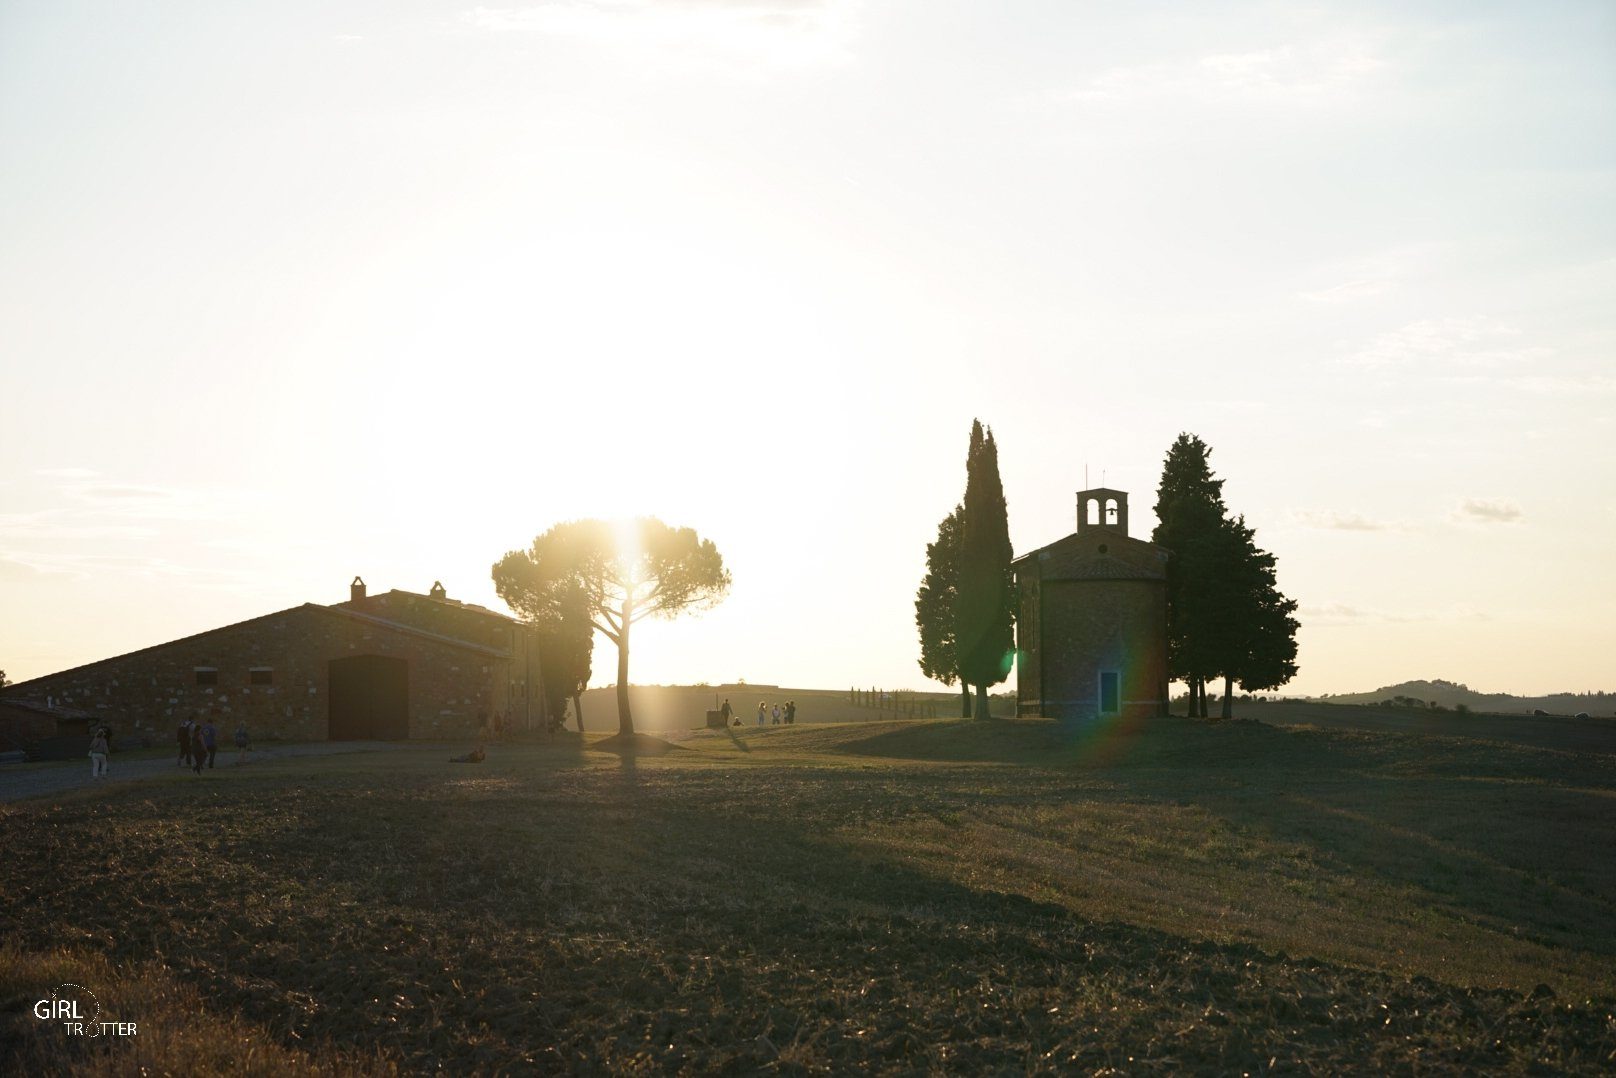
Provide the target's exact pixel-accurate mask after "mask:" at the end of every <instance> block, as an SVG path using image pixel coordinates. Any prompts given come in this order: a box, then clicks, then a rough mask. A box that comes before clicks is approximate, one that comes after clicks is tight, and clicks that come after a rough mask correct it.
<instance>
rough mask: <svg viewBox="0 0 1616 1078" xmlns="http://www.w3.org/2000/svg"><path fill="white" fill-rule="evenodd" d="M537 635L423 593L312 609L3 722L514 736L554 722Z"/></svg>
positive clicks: (65, 692) (160, 731)
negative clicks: (485, 729) (497, 722)
mask: <svg viewBox="0 0 1616 1078" xmlns="http://www.w3.org/2000/svg"><path fill="white" fill-rule="evenodd" d="M540 688H541V686H540V682H539V651H538V639H537V634H536V633H535V631H534V630H533V629H532V628H531V627H530V626H527V625H525V624H523V623H522V622H520V621H517V620H516V619H514V618H511V617H507V616H506V615H504V614H500V613H498V612H496V611H493V610H489V609H487V608H486V607H482V606H477V605H475V604H472V603H462V602H458V601H456V600H454V599H450V598H449V597H448V596H447V595H446V594H445V592H444V589H443V585H442V584H438V583H434V584H433V586H432V589H431V591H430V592H428V593H427V594H425V595H421V594H418V593H416V592H408V591H398V590H394V591H389V592H385V593H382V594H379V595H369V594H367V593H366V588H365V582H364V581H363V580H361V579H360V578H358V577H355V578H354V581H353V584H352V585H351V586H350V592H349V598H348V601H347V602H344V603H334V604H332V605H330V606H322V605H320V604H318V603H304V604H303V605H302V606H294V607H292V608H290V609H288V610H280V611H276V612H275V613H273V614H265V615H263V616H262V617H257V618H253V619H252V620H250V621H243V622H238V623H236V624H235V625H226V626H224V627H222V628H218V629H210V630H209V631H207V632H203V633H198V634H196V635H195V636H187V637H184V638H183V639H180V640H172V641H169V642H168V643H166V644H157V645H154V646H152V647H148V648H142V649H141V650H139V651H133V652H130V653H129V654H127V655H119V656H117V657H115V658H111V659H102V660H101V661H99V662H93V663H89V664H87V665H85V666H79V667H75V668H73V669H71V670H64V671H62V672H61V673H57V674H48V675H46V676H44V677H38V678H34V679H32V680H29V681H23V682H18V683H17V684H15V685H10V686H7V687H6V689H5V690H4V691H3V692H0V724H5V725H8V726H12V727H16V728H26V729H29V730H31V731H32V732H33V733H34V734H35V735H36V736H37V735H38V734H40V733H42V732H43V727H42V725H41V724H42V722H43V721H44V720H51V725H53V726H55V727H56V728H57V729H56V730H55V731H53V732H56V733H62V734H66V733H78V732H80V731H81V730H84V729H85V728H86V721H87V720H88V722H93V723H101V722H105V723H107V724H109V725H111V726H112V728H113V730H114V731H115V733H116V734H118V735H119V736H130V735H137V734H151V735H154V736H159V737H161V736H171V735H172V732H173V730H174V729H175V727H176V726H178V724H179V723H180V722H181V721H183V720H184V719H186V718H196V717H199V716H209V717H211V718H212V719H213V721H214V722H215V724H217V725H218V726H220V727H221V728H222V729H223V730H224V732H225V737H226V738H228V737H229V734H230V731H232V730H234V729H235V726H236V724H237V723H238V722H241V721H243V720H245V722H246V723H247V728H248V730H249V731H250V732H251V734H252V736H253V737H254V738H281V739H287V740H326V739H329V740H332V741H345V740H367V739H397V738H412V737H413V738H464V737H468V736H471V735H474V734H475V733H476V731H477V729H478V727H479V726H480V725H481V724H482V723H484V722H487V721H489V720H491V719H492V718H493V717H494V716H495V715H496V714H498V715H499V716H500V717H501V719H502V720H504V721H507V722H508V723H509V725H510V726H511V727H512V728H514V729H537V728H539V727H540V725H541V723H542V721H543V718H544V694H543V693H542V692H541V691H540Z"/></svg>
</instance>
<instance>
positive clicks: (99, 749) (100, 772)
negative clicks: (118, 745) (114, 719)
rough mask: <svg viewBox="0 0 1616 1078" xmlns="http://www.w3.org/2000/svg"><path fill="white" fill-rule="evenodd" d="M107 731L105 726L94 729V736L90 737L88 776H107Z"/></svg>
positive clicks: (97, 777)
mask: <svg viewBox="0 0 1616 1078" xmlns="http://www.w3.org/2000/svg"><path fill="white" fill-rule="evenodd" d="M110 732H111V731H109V730H108V729H107V728H106V727H105V726H102V727H100V728H99V729H97V730H96V732H95V736H94V737H92V738H91V739H90V777H91V778H92V779H104V778H106V777H107V753H108V751H110V746H109V745H108V741H109V740H110V738H109V737H108V734H109V733H110Z"/></svg>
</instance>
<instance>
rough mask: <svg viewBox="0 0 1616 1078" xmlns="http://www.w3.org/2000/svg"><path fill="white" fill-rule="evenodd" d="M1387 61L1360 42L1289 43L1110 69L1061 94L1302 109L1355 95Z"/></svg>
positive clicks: (1104, 100)
mask: <svg viewBox="0 0 1616 1078" xmlns="http://www.w3.org/2000/svg"><path fill="white" fill-rule="evenodd" d="M1385 66H1386V65H1385V62H1384V61H1382V60H1381V59H1379V58H1378V57H1377V56H1376V55H1375V54H1374V53H1373V51H1372V50H1371V49H1369V48H1368V47H1367V46H1366V45H1365V44H1363V43H1361V42H1352V41H1336V42H1320V43H1312V44H1306V45H1289V44H1287V45H1280V46H1277V47H1275V48H1269V49H1257V50H1254V51H1250V52H1228V53H1214V54H1211V55H1207V56H1201V57H1198V58H1196V59H1193V60H1189V61H1185V62H1179V63H1155V64H1140V65H1137V66H1134V67H1119V68H1113V69H1111V70H1109V71H1105V72H1102V73H1101V74H1099V75H1097V76H1095V77H1094V78H1093V79H1091V80H1089V82H1088V83H1087V84H1085V85H1084V86H1082V87H1080V88H1078V89H1075V90H1071V91H1068V92H1066V93H1065V94H1062V95H1060V96H1061V97H1063V98H1064V99H1065V100H1068V101H1072V102H1078V103H1084V104H1126V103H1134V102H1178V101H1192V102H1195V103H1197V104H1205V103H1207V102H1209V101H1211V102H1221V103H1225V104H1263V105H1284V106H1289V107H1301V108H1305V107H1309V106H1315V105H1321V104H1331V103H1336V102H1340V101H1344V100H1346V99H1348V98H1350V97H1352V96H1354V95H1355V94H1356V93H1358V92H1359V90H1360V89H1361V88H1362V87H1363V86H1364V85H1365V84H1366V83H1367V82H1368V81H1369V80H1370V79H1371V78H1372V77H1373V76H1375V75H1376V74H1377V73H1378V72H1380V70H1381V69H1382V68H1384V67H1385Z"/></svg>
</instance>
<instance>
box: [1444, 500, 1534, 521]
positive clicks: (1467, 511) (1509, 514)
mask: <svg viewBox="0 0 1616 1078" xmlns="http://www.w3.org/2000/svg"><path fill="white" fill-rule="evenodd" d="M1453 519H1455V520H1457V521H1459V522H1460V523H1464V524H1517V523H1519V522H1520V521H1521V519H1522V515H1521V507H1520V506H1519V505H1516V504H1515V503H1514V502H1512V501H1510V500H1508V499H1507V498H1466V499H1465V500H1464V501H1462V502H1460V503H1459V508H1457V509H1455V510H1454V511H1453Z"/></svg>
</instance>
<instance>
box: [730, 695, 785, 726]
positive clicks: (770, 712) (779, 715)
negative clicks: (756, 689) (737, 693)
mask: <svg viewBox="0 0 1616 1078" xmlns="http://www.w3.org/2000/svg"><path fill="white" fill-rule="evenodd" d="M719 710H720V711H721V712H723V715H724V725H725V726H732V725H733V726H739V725H741V717H740V716H739V715H737V714H736V713H735V709H734V708H732V707H730V706H729V701H728V700H725V701H724V706H723V707H722V708H720V709H719ZM771 716H772V717H773V720H774V725H775V726H779V725H780V724H782V723H784V724H785V725H787V726H790V725H791V724H792V723H794V722H796V721H797V702H796V701H795V700H787V701H786V705H785V707H781V706H780V705H779V704H775V705H774V707H773V709H770V707H769V702H768V701H767V700H760V701H758V721H757V724H758V725H759V726H762V725H763V724H764V722H766V721H767V720H768V719H769V718H770V717H771Z"/></svg>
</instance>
